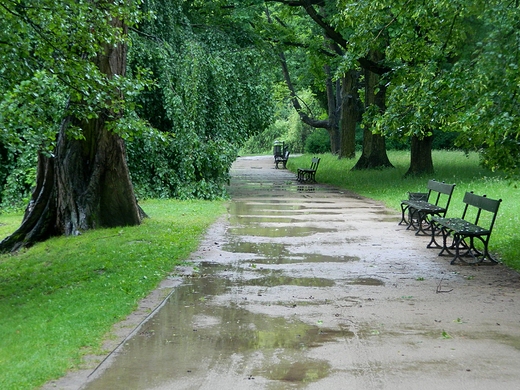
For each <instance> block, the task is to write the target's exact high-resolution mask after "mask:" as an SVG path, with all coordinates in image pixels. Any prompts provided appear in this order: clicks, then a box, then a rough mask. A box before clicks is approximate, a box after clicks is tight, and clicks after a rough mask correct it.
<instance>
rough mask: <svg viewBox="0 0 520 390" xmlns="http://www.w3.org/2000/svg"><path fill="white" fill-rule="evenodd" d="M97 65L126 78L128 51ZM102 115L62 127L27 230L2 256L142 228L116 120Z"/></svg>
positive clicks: (112, 49)
mask: <svg viewBox="0 0 520 390" xmlns="http://www.w3.org/2000/svg"><path fill="white" fill-rule="evenodd" d="M113 23H114V27H118V28H123V27H124V26H123V24H122V23H121V22H119V21H114V22H113ZM94 62H95V63H96V65H97V66H98V67H99V69H100V70H101V71H102V72H103V73H104V74H106V76H107V77H109V78H110V77H112V76H114V75H124V72H125V68H126V46H125V45H122V44H121V45H117V46H108V45H107V47H106V48H105V53H102V55H99V56H98V58H96V59H95V60H94ZM99 114H100V115H99V118H97V119H92V120H89V121H78V120H76V119H74V118H71V119H70V120H69V119H66V120H65V121H64V122H63V123H62V126H61V129H60V132H59V134H58V138H57V143H56V148H55V152H54V156H53V157H46V156H43V155H40V156H39V161H38V173H37V179H36V181H37V183H36V187H35V190H34V192H33V194H32V199H31V201H30V203H29V205H28V206H27V209H26V212H25V215H24V218H23V221H22V224H21V226H20V227H19V228H18V230H16V232H14V233H13V234H12V235H11V236H10V237H7V238H6V239H5V240H4V241H2V242H1V243H0V251H2V252H7V251H14V250H17V249H19V248H21V247H28V246H30V245H32V244H34V243H35V242H38V241H42V240H45V239H47V238H49V237H51V236H54V235H61V234H65V235H76V234H80V233H81V232H82V231H84V230H88V229H94V228H98V227H114V226H128V225H137V224H139V223H140V222H141V220H142V217H143V215H144V214H143V213H142V210H140V208H139V206H138V205H137V200H136V198H135V195H134V191H133V187H132V184H131V182H130V175H129V172H128V167H127V164H126V154H125V146H124V142H123V140H122V139H121V137H119V136H118V135H116V134H114V133H111V132H109V131H108V130H107V128H106V120H107V119H106V118H110V117H113V116H114V115H113V114H112V113H109V112H102V113H99ZM69 124H73V125H75V126H79V127H80V128H81V129H82V131H83V136H84V139H82V140H75V139H72V138H70V137H68V136H67V127H68V126H69Z"/></svg>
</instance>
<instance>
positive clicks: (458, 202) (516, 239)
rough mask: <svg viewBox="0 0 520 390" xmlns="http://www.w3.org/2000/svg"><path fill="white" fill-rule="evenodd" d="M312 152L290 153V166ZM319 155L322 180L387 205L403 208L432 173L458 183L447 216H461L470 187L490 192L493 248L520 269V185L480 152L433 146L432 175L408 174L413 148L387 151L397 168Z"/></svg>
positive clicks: (304, 163) (308, 157) (301, 164)
mask: <svg viewBox="0 0 520 390" xmlns="http://www.w3.org/2000/svg"><path fill="white" fill-rule="evenodd" d="M311 157H312V156H311V155H303V156H301V157H292V158H290V159H289V162H288V164H287V168H289V169H291V170H292V171H296V168H297V167H307V166H309V164H310V160H311ZM319 157H321V161H320V165H319V168H318V171H317V173H316V180H317V181H318V182H319V183H327V184H331V185H333V186H336V187H340V188H345V189H348V190H351V191H354V192H356V193H358V194H360V195H363V196H366V197H369V198H372V199H376V200H380V201H382V202H383V203H384V204H385V205H386V206H387V207H389V208H391V209H394V210H399V211H400V203H401V200H402V199H406V198H407V197H408V192H425V191H426V184H427V181H428V179H436V180H439V181H445V182H446V183H455V184H456V187H455V192H454V194H453V198H452V202H451V205H450V209H449V210H448V216H451V217H460V216H461V214H462V210H463V205H464V204H463V202H462V198H463V196H464V193H465V192H466V191H474V192H475V193H476V194H478V195H483V194H487V196H488V197H490V198H493V199H502V200H503V202H502V205H501V206H500V210H499V213H498V217H497V222H496V225H495V228H494V230H493V235H492V236H491V242H490V251H491V252H493V253H495V254H496V255H497V257H498V259H500V260H501V261H502V262H503V263H504V264H506V265H507V266H509V267H511V268H513V269H516V270H519V271H520V234H519V233H518V226H520V202H519V200H520V188H519V187H520V186H519V183H518V181H511V180H509V179H507V178H506V177H504V176H503V175H501V174H500V173H495V172H491V171H489V170H487V169H484V168H482V167H481V166H479V157H478V155H477V154H476V153H471V154H469V155H466V154H464V153H462V152H457V151H434V152H433V163H434V167H435V174H434V175H427V176H422V177H421V176H416V177H407V178H405V177H404V174H405V173H406V171H407V170H408V167H409V165H410V154H409V152H404V151H391V152H389V153H388V157H389V159H390V161H391V163H392V164H393V165H394V168H388V169H381V170H366V171H351V169H352V167H353V166H354V164H355V163H356V161H357V159H354V160H346V159H341V160H339V159H338V158H337V157H336V156H333V155H331V154H323V155H320V156H319Z"/></svg>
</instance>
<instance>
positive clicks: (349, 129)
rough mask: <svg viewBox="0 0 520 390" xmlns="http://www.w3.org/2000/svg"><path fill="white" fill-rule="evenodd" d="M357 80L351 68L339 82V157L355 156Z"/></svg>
mask: <svg viewBox="0 0 520 390" xmlns="http://www.w3.org/2000/svg"><path fill="white" fill-rule="evenodd" d="M357 80H358V72H357V71H353V70H351V71H349V72H347V74H345V76H344V77H343V79H342V82H341V115H340V129H341V131H340V133H341V145H340V152H339V158H355V157H356V124H357V121H358V116H359V115H358V110H357V103H358V101H359V94H358V91H357Z"/></svg>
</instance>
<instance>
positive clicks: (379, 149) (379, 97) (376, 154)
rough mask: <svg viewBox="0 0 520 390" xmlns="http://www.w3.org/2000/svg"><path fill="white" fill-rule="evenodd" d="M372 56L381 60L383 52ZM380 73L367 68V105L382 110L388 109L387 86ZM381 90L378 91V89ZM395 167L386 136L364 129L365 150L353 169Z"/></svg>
mask: <svg viewBox="0 0 520 390" xmlns="http://www.w3.org/2000/svg"><path fill="white" fill-rule="evenodd" d="M372 58H373V59H374V60H377V61H379V60H380V59H381V58H382V55H381V54H379V55H378V54H377V53H373V54H372ZM379 79H380V77H379V75H378V74H376V73H374V72H371V71H370V70H365V105H366V107H370V106H371V105H376V106H377V107H378V109H379V110H380V111H384V110H385V109H386V104H385V99H386V88H385V87H384V86H383V85H380V83H379ZM377 88H379V90H378V91H377V93H376V89H377ZM386 167H393V165H392V164H391V163H390V160H389V159H388V156H387V154H386V142H385V138H384V137H383V136H381V135H379V134H373V133H372V130H371V129H370V128H365V129H364V131H363V152H362V154H361V157H360V158H359V160H358V161H357V163H356V165H354V167H353V168H352V169H354V170H358V169H373V168H386Z"/></svg>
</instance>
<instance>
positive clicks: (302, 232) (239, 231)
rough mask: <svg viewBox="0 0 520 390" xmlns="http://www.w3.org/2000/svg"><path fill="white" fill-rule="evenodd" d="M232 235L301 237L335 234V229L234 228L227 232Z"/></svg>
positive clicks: (287, 227)
mask: <svg viewBox="0 0 520 390" xmlns="http://www.w3.org/2000/svg"><path fill="white" fill-rule="evenodd" d="M228 231H229V233H231V234H233V235H241V236H257V237H258V236H260V237H303V236H310V235H312V234H316V233H330V232H335V231H336V230H335V229H326V228H318V227H312V226H285V227H277V228H274V227H261V226H251V227H236V228H231V229H229V230H228Z"/></svg>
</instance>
